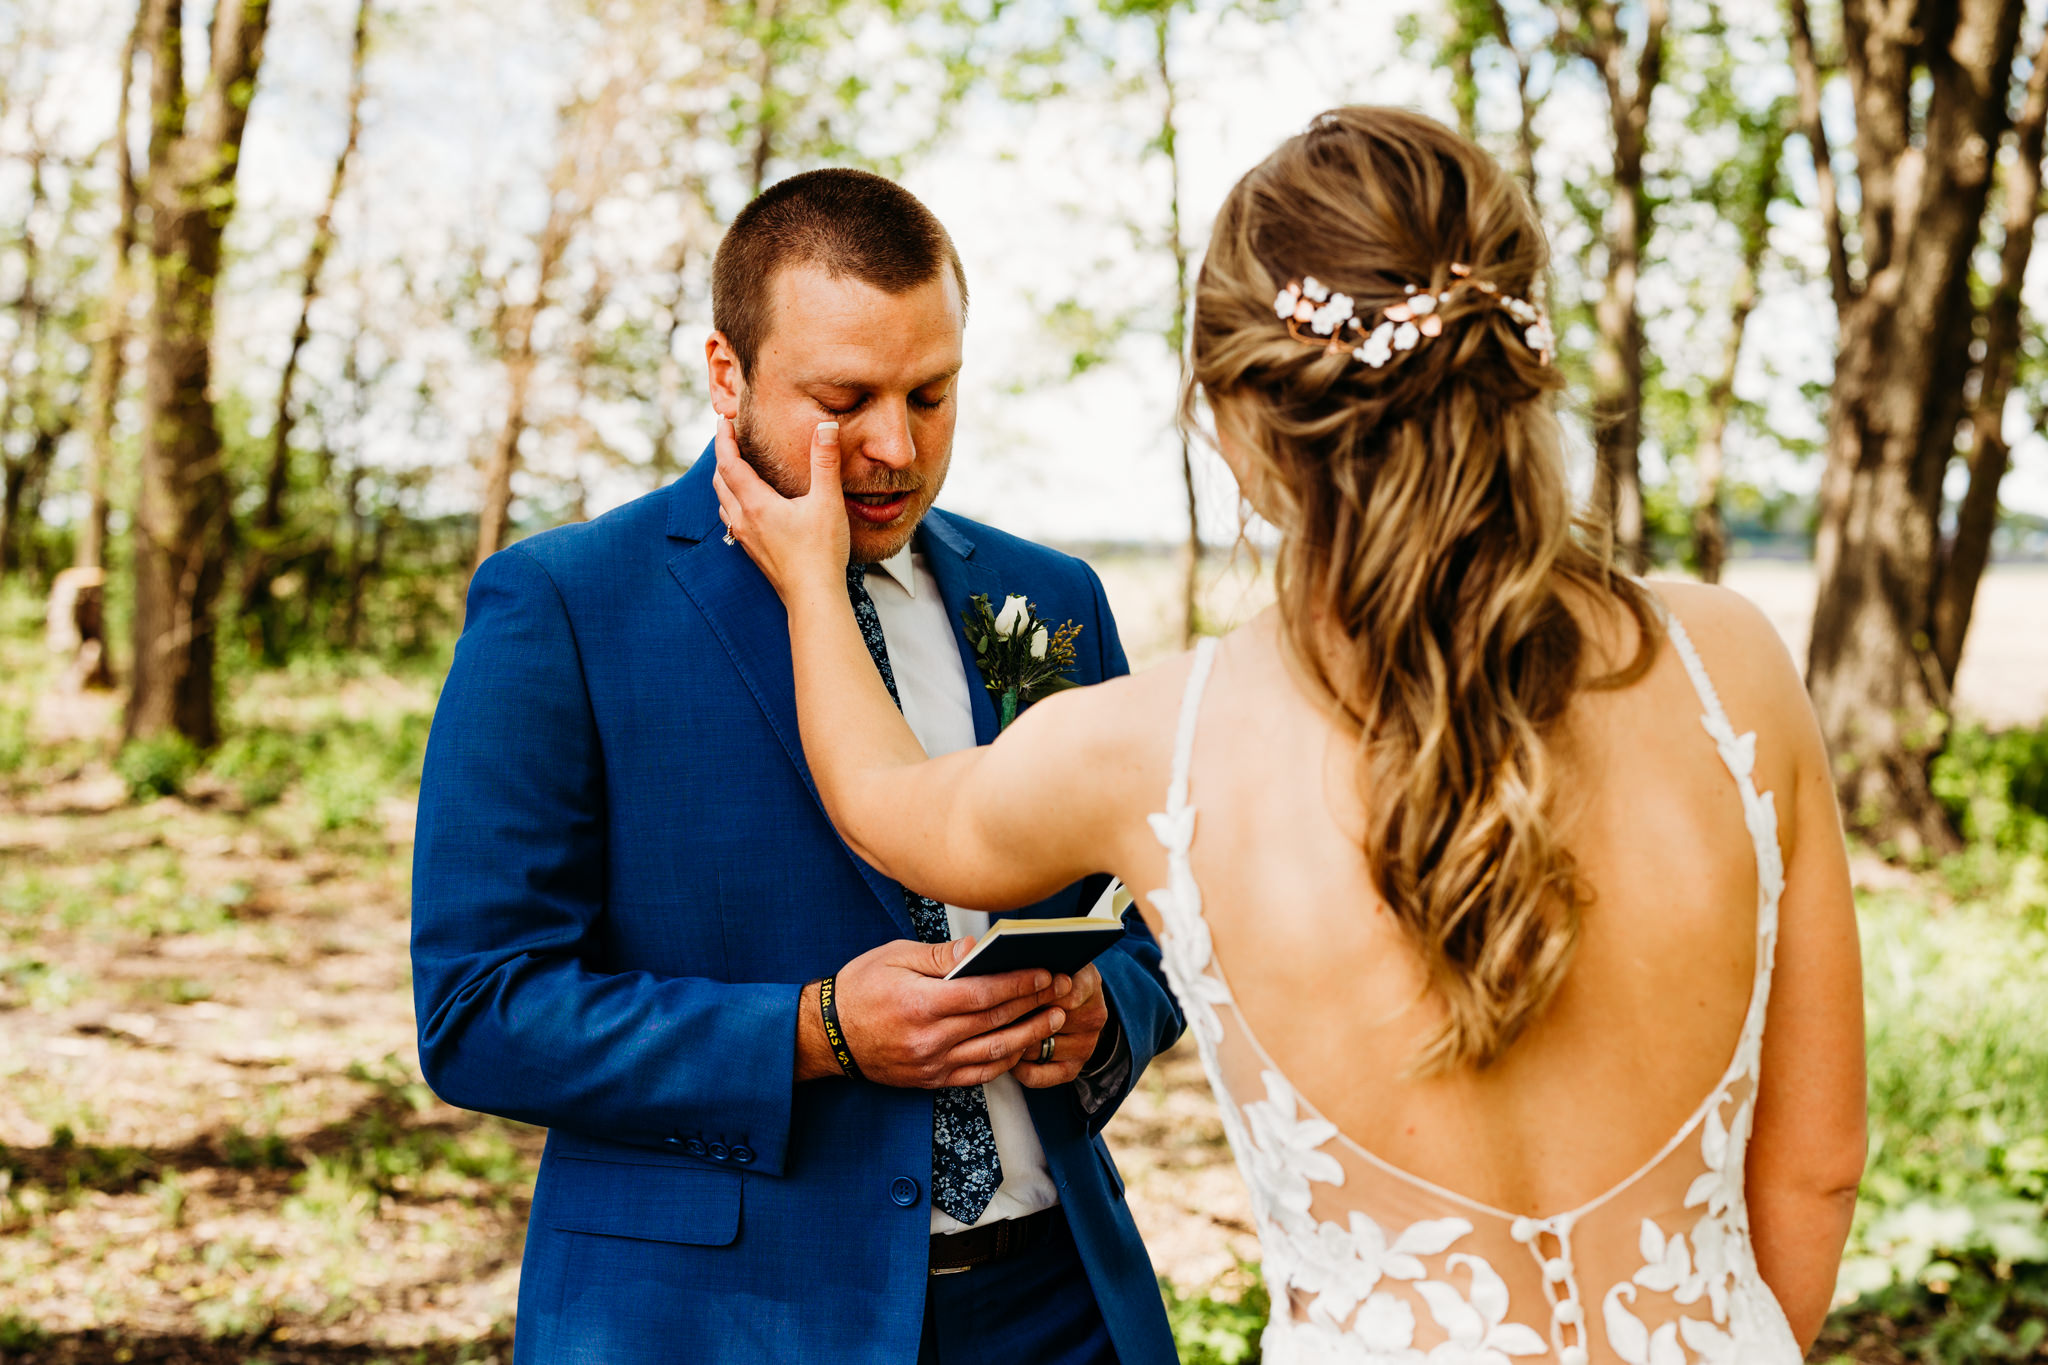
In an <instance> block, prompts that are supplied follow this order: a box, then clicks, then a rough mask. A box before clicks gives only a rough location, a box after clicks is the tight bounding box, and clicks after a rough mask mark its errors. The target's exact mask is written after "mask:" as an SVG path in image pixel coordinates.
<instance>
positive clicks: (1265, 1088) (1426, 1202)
mask: <svg viewBox="0 0 2048 1365" xmlns="http://www.w3.org/2000/svg"><path fill="white" fill-rule="evenodd" d="M1668 627H1669V632H1670V638H1671V640H1672V643H1673V646H1674V647H1675V648H1676V649H1677V651H1678V654H1679V657H1680V658H1681V659H1682V660H1683V661H1684V664H1685V670H1686V673H1687V674H1688V676H1689V677H1690V678H1691V680H1692V684H1693V687H1694V690H1695V691H1697V692H1698V694H1699V698H1700V702H1701V705H1702V707H1703V710H1704V714H1703V716H1702V718H1701V719H1702V723H1703V725H1704V726H1705V728H1706V733H1707V735H1708V736H1709V737H1711V740H1712V742H1713V743H1714V744H1715V746H1716V747H1717V748H1718V749H1719V751H1720V755H1721V759H1722V761H1723V762H1724V763H1725V764H1726V765H1727V767H1728V770H1729V772H1730V773H1731V774H1732V775H1733V777H1734V779H1735V781H1734V791H1735V794H1736V796H1738V797H1739V798H1740V800H1741V802H1742V811H1743V817H1744V823H1745V824H1746V825H1747V827H1748V829H1749V833H1750V838H1751V840H1752V842H1753V843H1754V845H1755V850H1756V863H1757V912H1756V969H1755V981H1754V984H1753V986H1752V988H1751V991H1750V998H1749V1009H1748V1013H1747V1015H1746V1016H1745V1018H1744V1021H1743V1025H1742V1031H1741V1034H1740V1038H1739V1041H1738V1042H1737V1044H1736V1047H1735V1055H1734V1057H1733V1058H1732V1059H1731V1060H1730V1061H1729V1063H1728V1067H1727V1069H1726V1070H1725V1071H1724V1072H1723V1073H1722V1076H1721V1079H1720V1080H1719V1082H1718V1083H1717V1084H1716V1085H1715V1086H1714V1088H1713V1090H1712V1091H1711V1092H1710V1093H1709V1094H1707V1095H1706V1096H1705V1097H1704V1098H1703V1099H1702V1100H1701V1102H1700V1105H1699V1107H1698V1109H1697V1110H1695V1111H1694V1113H1693V1115H1692V1117H1691V1118H1690V1119H1689V1120H1688V1121H1687V1122H1686V1123H1685V1124H1684V1126H1683V1127H1681V1128H1680V1129H1679V1131H1678V1132H1676V1133H1674V1134H1673V1135H1672V1136H1671V1139H1670V1140H1669V1142H1667V1143H1666V1144H1665V1145H1664V1147H1663V1149H1662V1150H1661V1151H1659V1152H1658V1153H1657V1154H1656V1155H1655V1156H1653V1157H1652V1158H1651V1159H1650V1160H1649V1161H1648V1162H1647V1163H1645V1164H1644V1165H1643V1166H1642V1167H1641V1169H1639V1170H1637V1171H1636V1172H1635V1173H1634V1174H1632V1175H1630V1176H1629V1177H1627V1178H1626V1179H1624V1180H1622V1181H1621V1182H1620V1183H1619V1184H1617V1185H1614V1186H1613V1187H1611V1188H1610V1189H1608V1190H1607V1191H1606V1192H1604V1193H1603V1194H1601V1195H1599V1196H1598V1197H1596V1198H1594V1199H1592V1200H1590V1201H1589V1202H1587V1203H1585V1204H1582V1205H1580V1206H1579V1207H1577V1208H1574V1209H1569V1210H1560V1211H1558V1212H1555V1213H1551V1214H1549V1215H1547V1216H1545V1217H1541V1218H1530V1217H1523V1216H1517V1215H1515V1214H1513V1213H1509V1212H1506V1211H1504V1210H1500V1209H1495V1208H1492V1207H1489V1206H1488V1205H1486V1204H1483V1203H1479V1202H1477V1201H1475V1200H1472V1199H1468V1198H1465V1197H1464V1196H1462V1195H1459V1194H1456V1193H1454V1192H1452V1191H1450V1190H1447V1189H1444V1188H1442V1187H1440V1186H1437V1185H1434V1184H1431V1183H1429V1182H1428V1181H1425V1180H1422V1179H1419V1178H1418V1177H1416V1176H1413V1175H1410V1174H1408V1173H1407V1172H1405V1171H1402V1170H1400V1169H1398V1168H1396V1167H1394V1166H1392V1165H1390V1164H1389V1163H1387V1162H1385V1161H1382V1160H1380V1159H1379V1158H1378V1157H1376V1156H1374V1155H1373V1154H1372V1153H1371V1152H1369V1151H1367V1150H1366V1149H1365V1148H1363V1147H1361V1146H1360V1145H1358V1144H1357V1143H1355V1142H1353V1141H1352V1140H1350V1139H1349V1138H1347V1137H1346V1136H1345V1135H1344V1134H1343V1133H1341V1132H1340V1131H1338V1129H1337V1127H1336V1126H1335V1125H1334V1124H1332V1123H1330V1122H1329V1121H1327V1120H1326V1119H1325V1118H1324V1117H1323V1116H1322V1115H1321V1114H1320V1113H1318V1112H1317V1111H1316V1110H1315V1109H1314V1108H1313V1107H1312V1106H1310V1105H1309V1104H1308V1103H1307V1102H1306V1101H1304V1100H1303V1099H1302V1098H1301V1097H1300V1096H1299V1095H1298V1094H1297V1093H1296V1092H1295V1089H1294V1087H1293V1086H1292V1085H1291V1084H1290V1083H1289V1082H1288V1079H1287V1076H1286V1074H1285V1072H1284V1070H1283V1069H1282V1068H1281V1067H1280V1066H1279V1065H1278V1064H1277V1063H1276V1062H1275V1061H1274V1059H1273V1058H1272V1057H1271V1056H1270V1055H1268V1054H1267V1052H1266V1051H1265V1049H1264V1048H1263V1047H1262V1046H1261V1045H1260V1043H1259V1040H1258V1038H1257V1037H1256V1036H1254V1035H1253V1033H1252V1031H1251V1028H1250V1026H1249V1025H1248V1024H1247V1023H1246V1021H1245V1019H1244V1017H1243V1016H1242V1014H1240V1013H1239V1011H1238V1009H1237V1007H1236V1005H1235V1003H1234V1000H1233V997H1232V995H1231V990H1230V984H1229V981H1228V979H1227V978H1226V977H1225V975H1224V972H1223V966H1222V964H1221V963H1219V962H1218V961H1217V960H1216V958H1215V954H1214V952H1213V949H1212V946H1211V940H1210V935H1209V928H1208V924H1207V922H1206V921H1205V920H1204V918H1203V913H1202V893H1201V889H1200V888H1199V887H1198V886H1197V885H1196V883H1195V878H1194V872H1193V869H1192V866H1191V864H1190V862H1189V851H1190V849H1191V848H1192V847H1193V844H1194V839H1195V817H1196V810H1195V807H1194V806H1193V805H1192V804H1191V803H1190V800H1189V794H1190V793H1189V782H1190V773H1189V768H1190V765H1191V762H1192V757H1193V752H1194V738H1195V727H1196V722H1197V718H1198V716H1199V713H1200V709H1201V699H1202V692H1203V689H1204V687H1205V686H1206V684H1207V682H1208V678H1209V672H1210V669H1211V667H1212V666H1213V664H1214V662H1215V648H1216V641H1214V640H1213V639H1209V640H1203V641H1202V642H1201V644H1200V645H1199V646H1198V647H1197V649H1196V653H1195V660H1194V667H1193V669H1192V671H1191V672H1190V673H1189V676H1188V683H1187V692H1186V695H1185V697H1184V698H1183V701H1182V706H1181V715H1180V725H1179V731H1178V735H1177V738H1176V741H1175V745H1174V762H1173V784H1172V787H1171V788H1170V790H1169V792H1168V795H1167V802H1166V810H1165V811H1164V812H1163V813H1161V814H1158V815H1154V816H1152V817H1151V823H1152V828H1153V831H1154V833H1156V834H1157V835H1158V837H1159V840H1160V843H1161V844H1162V845H1163V846H1164V847H1165V849H1166V855H1167V868H1168V885H1167V886H1166V888H1164V889H1163V890H1159V891H1155V892H1153V893H1152V894H1151V896H1150V897H1149V899H1150V901H1151V903H1152V905H1153V906H1154V908H1155V909H1156V910H1157V911H1158V913H1159V915H1160V918H1161V920H1162V921H1163V925H1164V933H1163V934H1162V935H1161V943H1162V946H1163V948H1164V950H1165V965H1166V973H1167V978H1168V980H1169V982H1170V983H1171V984H1172V986H1173V989H1174V990H1175V992H1176V993H1177V994H1178V995H1179V997H1180V1000H1181V1003H1182V1005H1183V1007H1184V1008H1185V1010H1186V1013H1187V1019H1188V1026H1189V1029H1190V1030H1191V1031H1192V1032H1193V1034H1194V1036H1195V1040H1196V1043H1197V1046H1198V1047H1199V1048H1200V1050H1201V1055H1202V1064H1203V1066H1204V1068H1205V1069H1206V1070H1207V1072H1208V1075H1209V1082H1210V1084H1211V1086H1212V1087H1214V1089H1215V1092H1216V1099H1217V1103H1218V1106H1219V1107H1220V1109H1221V1112H1222V1117H1223V1127H1224V1131H1225V1132H1226V1133H1227V1134H1228V1136H1229V1139H1230V1146H1231V1150H1232V1152H1233V1153H1234V1154H1235V1155H1236V1158H1237V1163H1238V1167H1239V1170H1240V1171H1241V1172H1242V1173H1243V1175H1244V1179H1245V1184H1246V1185H1247V1186H1248V1187H1249V1189H1250V1192H1251V1204H1252V1213H1253V1217H1254V1220H1255V1221H1256V1223H1257V1225H1258V1231H1259V1240H1260V1245H1261V1248H1262V1254H1263V1257H1264V1273H1265V1278H1266V1283H1267V1287H1268V1289H1269V1290H1270V1292H1271V1294H1272V1299H1273V1321H1272V1323H1271V1324H1270V1325H1269V1326H1268V1328H1267V1329H1266V1334H1265V1338H1264V1355H1265V1359H1266V1360H1267V1361H1268V1362H1269V1363H1270V1365H1297V1363H1303V1365H1305V1363H1307V1362H1329V1365H1339V1363H1340V1362H1341V1363H1342V1365H1366V1363H1368V1362H1369V1363H1371V1365H1419V1363H1420V1362H1424V1361H1427V1362H1430V1365H1482V1363H1483V1365H1510V1362H1512V1361H1516V1360H1522V1359H1552V1360H1556V1361H1558V1362H1559V1365H1592V1362H1601V1363H1602V1365H1605V1363H1606V1362H1626V1363H1627V1365H1689V1363H1690V1362H1695V1361H1704V1362H1730V1363H1731V1365H1733V1363H1734V1362H1740V1365H1797V1362H1798V1361H1799V1360H1800V1359H1801V1354H1800V1351H1799V1347H1798V1344H1797V1343H1796V1342H1795V1341H1794V1339H1793V1336H1792V1332H1791V1329H1790V1328H1789V1327H1788V1326H1787V1324H1786V1321H1785V1316H1784V1314H1783V1312H1781V1311H1780V1309H1779V1307H1778V1303H1777V1300H1776V1299H1775V1298H1774V1297H1773V1296H1772V1294H1771V1291H1770V1289H1769V1287H1768V1286H1766V1285H1765V1284H1764V1282H1763V1279H1762V1277H1761V1276H1760V1275H1759V1274H1758V1272H1757V1267H1756V1257H1755V1255H1754V1252H1753V1249H1752V1246H1751V1242H1750V1235H1749V1213H1748V1205H1747V1203H1746V1201H1745V1198H1744V1189H1743V1171H1744V1157H1745V1154H1746V1152H1747V1148H1748V1142H1749V1131H1750V1120H1751V1116H1752V1114H1753V1112H1754V1107H1755V1099H1756V1087H1757V1077H1758V1069H1759V1064H1760V1060H1759V1059H1760V1055H1761V1052H1762V1045H1763V1032H1764V1013H1765V1008H1766V1006H1767V1004H1768V1001H1769V998H1770V987H1771V962H1772V955H1773V950H1774V948H1775V945H1776V940H1777V923H1778V899H1779V895H1780V893H1781V892H1782V891H1783V889H1784V884H1785V872H1784V861H1783V857H1782V855H1781V852H1780V850H1779V848H1778V820H1777V812H1776V809H1775V808H1774V806H1773V805H1772V801H1771V797H1770V796H1769V795H1768V794H1760V793H1759V792H1758V791H1757V788H1756V783H1755V781H1754V780H1753V778H1752V776H1751V770H1752V767H1753V766H1754V761H1755V757H1756V736H1755V734H1754V733H1751V734H1744V735H1738V734H1736V733H1735V731H1734V728H1733V727H1732V726H1731V725H1730V724H1729V723H1728V717H1727V714H1726V712H1725V711H1724V710H1723V709H1722V706H1721V702H1720V699H1719V698H1718V697H1717V696H1716V695H1715V692H1714V688H1713V685H1712V683H1711V682H1709V681H1708V678H1707V674H1706V670H1705V668H1704V667H1703V666H1702V665H1701V663H1700V659H1699V655H1698V653H1697V652H1696V651H1695V650H1694V649H1693V646H1692V642H1691V641H1690V640H1689V639H1688V638H1687V637H1686V634H1685V631H1684V628H1683V627H1682V626H1681V625H1680V624H1679V623H1678V622H1677V620H1676V619H1671V620H1669V622H1668Z"/></svg>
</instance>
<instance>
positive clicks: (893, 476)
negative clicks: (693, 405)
mask: <svg viewBox="0 0 2048 1365" xmlns="http://www.w3.org/2000/svg"><path fill="white" fill-rule="evenodd" d="M753 428H754V394H753V390H752V389H742V390H741V391H740V410H739V412H738V413H737V414H736V415H735V416H734V418H733V424H732V438H733V444H734V445H736V446H738V447H739V452H740V458H741V459H742V460H745V461H746V462H747V466H748V468H750V469H752V470H753V471H754V472H755V473H756V474H759V475H760V476H761V481H762V482H763V483H766V484H767V485H768V486H769V487H770V488H772V489H774V490H775V491H776V492H777V493H780V494H781V495H782V496H783V497H785V498H800V497H802V496H804V494H805V493H807V492H808V491H809V490H810V483H811V480H810V469H809V466H808V465H804V466H801V467H799V466H797V465H793V464H792V465H783V464H778V463H777V462H776V461H774V460H773V459H771V458H769V456H768V455H767V453H766V452H764V451H763V450H762V449H761V447H760V446H759V445H758V444H756V443H755V441H754V440H753V436H752V433H753ZM809 455H810V452H809V450H808V449H806V450H805V452H804V457H805V459H806V460H808V458H809ZM949 463H950V462H949ZM842 473H843V471H842ZM943 477H944V476H943V473H942V474H941V478H942V479H943ZM924 486H925V480H924V477H923V476H922V475H920V474H916V473H912V472H909V471H905V472H903V473H896V472H894V471H884V475H883V477H882V478H880V479H868V480H865V481H864V482H863V483H862V484H860V485H859V486H858V487H853V486H845V485H842V491H844V492H847V493H897V492H907V493H912V494H917V493H919V492H921V491H922V490H923V488H924ZM937 500H938V499H937V490H933V495H932V499H931V501H930V502H927V503H926V504H925V506H924V508H923V510H922V511H920V512H919V513H918V514H917V519H916V520H915V521H912V522H911V524H910V529H909V530H908V531H907V532H904V533H903V541H902V544H904V545H908V544H909V543H910V539H911V537H912V536H914V535H916V534H917V528H918V527H919V526H920V525H922V524H923V522H924V518H925V514H926V513H928V512H930V511H931V503H932V502H936V501H937ZM848 523H849V525H848V531H849V537H848V541H847V544H848V546H849V551H848V553H849V561H848V562H850V563H856V564H858V563H879V562H880V561H881V560H883V559H888V558H891V557H892V556H893V555H894V554H896V553H899V552H900V547H899V549H898V550H894V551H891V552H890V553H889V554H886V555H880V556H870V555H864V554H863V553H862V552H861V550H860V548H859V547H858V546H857V545H854V544H853V541H852V538H851V532H852V525H851V523H852V518H851V517H850V516H849V517H848Z"/></svg>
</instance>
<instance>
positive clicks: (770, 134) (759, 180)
mask: <svg viewBox="0 0 2048 1365" xmlns="http://www.w3.org/2000/svg"><path fill="white" fill-rule="evenodd" d="M780 8H781V0H755V4H754V30H755V32H756V34H757V35H758V39H759V42H760V44H761V69H760V71H759V72H758V73H756V76H755V86H756V89H758V90H759V92H760V96H761V98H760V101H759V102H758V103H757V104H756V105H755V111H756V112H755V115H754V155H753V160H752V166H751V169H752V171H753V179H752V185H753V193H752V195H750V196H749V197H750V198H756V199H758V198H759V197H760V195H761V191H762V190H764V189H766V188H767V187H768V162H769V159H770V158H771V157H772V156H773V155H774V154H775V128H776V115H777V114H778V113H779V112H780V111H779V110H778V109H777V108H776V107H775V12H776V10H778V9H780Z"/></svg>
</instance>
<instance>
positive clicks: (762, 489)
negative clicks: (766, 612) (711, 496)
mask: <svg viewBox="0 0 2048 1365" xmlns="http://www.w3.org/2000/svg"><path fill="white" fill-rule="evenodd" d="M715 448H716V450H717V459H718V470H717V472H716V473H715V474H713V475H712V478H711V486H712V488H713V490H714V491H715V492H716V493H717V495H718V515H719V519H720V520H722V521H723V522H724V523H725V526H726V533H727V535H728V536H729V537H730V538H731V539H733V540H734V541H736V542H737V543H738V544H740V545H741V546H743V547H744V548H745V549H746V552H747V554H748V555H750V556H752V558H753V560H754V563H755V564H756V565H758V566H759V567H760V569H761V572H762V573H763V574H765V575H766V576H767V578H768V581H769V582H770V583H772V584H774V585H775V590H776V591H777V592H778V593H780V594H782V596H783V598H784V599H785V600H787V599H788V598H789V596H790V595H791V593H792V592H793V591H796V590H799V589H801V588H802V587H804V586H805V585H806V584H808V583H810V582H811V581H812V580H816V581H817V582H818V583H821V584H829V585H830V586H832V587H833V588H834V590H835V591H837V585H838V583H839V580H840V578H841V577H842V576H843V574H844V573H845V569H846V561H847V554H848V542H849V538H850V534H851V533H850V532H849V530H848V528H847V524H846V502H845V497H844V495H843V493H842V492H841V488H840V480H839V424H838V423H837V422H820V423H818V425H817V426H816V427H815V428H813V429H812V432H811V448H810V486H809V488H808V489H807V490H806V491H805V492H804V494H803V496H801V497H796V498H786V497H784V496H782V494H780V493H778V492H776V491H775V489H774V488H772V487H770V486H769V484H768V482H767V481H766V480H765V479H763V478H762V477H761V476H760V475H759V474H757V473H755V472H754V469H753V467H752V466H750V465H749V464H748V463H747V461H746V460H745V459H744V458H743V457H742V456H741V455H740V448H739V440H738V437H737V435H736V434H735V432H734V430H733V425H732V419H731V418H728V417H720V418H719V419H718V438H717V441H716V447H715Z"/></svg>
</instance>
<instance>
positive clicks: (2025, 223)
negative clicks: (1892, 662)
mask: <svg viewBox="0 0 2048 1365" xmlns="http://www.w3.org/2000/svg"><path fill="white" fill-rule="evenodd" d="M2013 133H2014V136H2013V161H2012V170H2011V174H2010V175H2009V176H2008V177H2007V178H2006V183H2005V222H2004V229H2005V241H2004V244H2003V246H2002V247H2001V249H2000V251H1999V258H1998V264H1999V271H1998V292H1997V293H1995V294H1994V295H1992V298H1991V302H1990V305H1989V307H1988V308H1987V309H1986V310H1985V317H1984V359H1983V360H1982V361H1980V362H1979V363H1978V367H1977V370H1978V390H1977V402H1976V406H1975V407H1974V409H1973V410H1972V412H1971V415H1970V434H1971V441H1972V449H1971V451H1970V484H1969V489H1968V491H1966V492H1965V493H1964V495H1963V504H1962V506H1961V507H1960V508H1958V509H1957V512H1956V537H1955V542H1954V544H1953V545H1951V546H1950V548H1949V554H1948V562H1947V563H1946V564H1945V565H1943V566H1942V572H1941V586H1940V590H1939V592H1938V594H1937V595H1936V597H1935V601H1934V657H1935V661H1936V662H1937V663H1938V664H1939V665H1940V667H1941V676H1942V682H1943V684H1944V685H1945V686H1947V687H1949V688H1951V689H1952V688H1954V687H1955V682H1956V670H1957V669H1958V668H1960V667H1961V666H1962V662H1963V640H1964V638H1965V637H1966V636H1967V635H1968V634H1969V631H1970V613H1971V610H1972V609H1973V608H1974V607H1975V606H1976V602H1977V584H1978V582H1979V581H1980V580H1981V579H1982V578H1983V577H1984V569H1985V566H1986V565H1987V564H1989V563H1990V562H1991V537H1992V535H1993V533H1994V532H1996V531H1997V530H1998V484H1999V480H2001V479H2002V478H2004V477H2005V470H2006V464H2007V461H2008V459H2009V457H2010V452H2009V451H2008V450H2007V449H2006V445H2005V431H2004V427H2005V406H2006V400H2007V399H2009V398H2010V397H2011V396H2012V388H2013V380H2014V377H2015V373H2016V371H2017V370H2018V368H2019V348H2020V332H2021V312H2020V293H2021V291H2022V290H2023V289H2024V288H2025V286H2026V282H2027V265H2028V263H2029V262H2030V261H2031V260H2032V259H2033V254H2034V226H2035V222H2036V220H2037V219H2038V218H2039V216H2040V212H2041V156H2042V152H2043V144H2044V141H2048V30H2044V31H2043V34H2042V39H2041V46H2040V48H2039V49H2038V50H2037V51H2036V52H2035V53H2034V61H2033V68H2032V71H2031V72H2030V73H2029V74H2028V76H2027V93H2026V98H2025V100H2024V101H2023V102H2022V104H2021V106H2020V116H2019V119H2018V120H2017V121H2016V122H2015V123H2014V125H2013Z"/></svg>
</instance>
